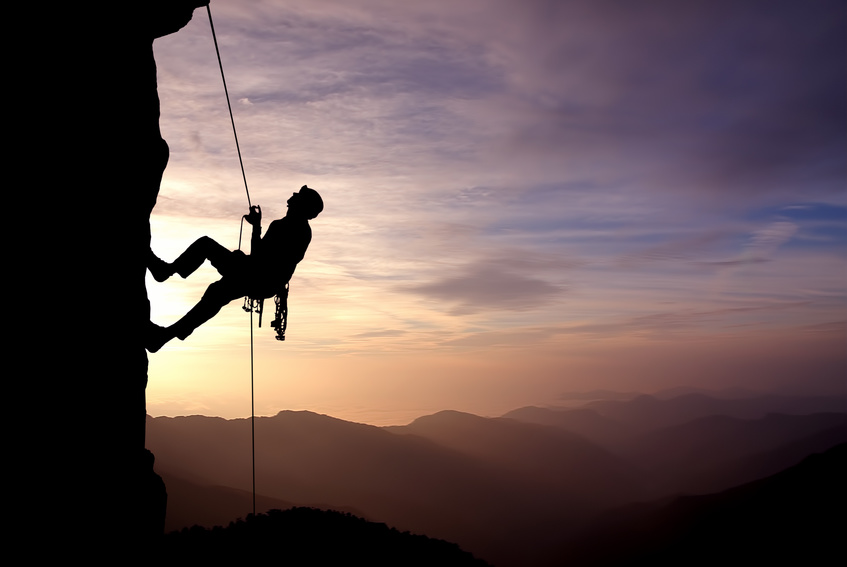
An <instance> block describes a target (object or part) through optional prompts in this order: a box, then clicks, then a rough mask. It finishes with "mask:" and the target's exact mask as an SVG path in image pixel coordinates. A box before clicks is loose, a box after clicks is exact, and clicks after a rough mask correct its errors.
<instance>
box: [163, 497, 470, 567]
mask: <svg viewBox="0 0 847 567" xmlns="http://www.w3.org/2000/svg"><path fill="white" fill-rule="evenodd" d="M257 559H260V560H273V561H274V563H276V564H280V565H368V566H380V565H385V566H389V565H390V566H396V565H403V566H411V567H414V566H424V565H438V566H452V565H455V566H476V567H484V566H485V565H487V563H486V562H485V561H482V560H481V559H476V558H474V556H473V555H472V554H470V553H468V552H466V551H462V550H461V549H460V548H459V546H458V545H456V544H454V543H449V542H446V541H444V540H439V539H432V538H429V537H426V536H422V535H414V534H411V533H409V532H400V531H398V530H396V529H394V528H389V527H388V526H386V525H385V524H381V523H375V522H369V521H367V520H363V519H361V518H358V517H356V516H353V515H352V514H347V513H343V512H335V511H330V510H318V509H316V508H291V509H288V510H270V511H269V512H268V513H267V514H257V515H252V514H250V515H248V516H247V518H246V519H244V520H242V519H238V520H236V521H234V522H231V523H230V524H229V526H228V527H226V528H223V527H220V526H218V527H215V528H212V529H206V528H202V527H200V526H194V527H192V528H185V529H183V530H181V531H179V532H173V533H171V534H168V535H167V536H165V539H164V542H163V545H162V549H161V554H160V560H161V562H162V563H165V564H168V565H171V564H173V565H176V564H185V562H189V563H190V564H194V565H196V564H199V563H211V564H224V563H227V564H231V563H234V562H244V561H251V560H257Z"/></svg>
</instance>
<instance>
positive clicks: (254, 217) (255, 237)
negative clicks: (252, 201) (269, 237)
mask: <svg viewBox="0 0 847 567" xmlns="http://www.w3.org/2000/svg"><path fill="white" fill-rule="evenodd" d="M244 219H245V220H246V221H247V222H248V223H250V224H251V225H253V234H252V235H251V237H250V254H254V253H255V252H256V251H257V250H258V249H259V247H260V246H261V242H262V207H260V206H259V205H256V206H254V207H250V212H249V213H248V214H246V215H244Z"/></svg>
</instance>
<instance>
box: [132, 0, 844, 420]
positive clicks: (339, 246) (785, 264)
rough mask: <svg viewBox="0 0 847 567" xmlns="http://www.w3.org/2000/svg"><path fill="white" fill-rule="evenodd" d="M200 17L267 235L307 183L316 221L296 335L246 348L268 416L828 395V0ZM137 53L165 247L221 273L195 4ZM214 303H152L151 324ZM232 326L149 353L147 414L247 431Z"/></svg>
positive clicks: (355, 0)
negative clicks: (153, 126)
mask: <svg viewBox="0 0 847 567" xmlns="http://www.w3.org/2000/svg"><path fill="white" fill-rule="evenodd" d="M212 13H213V16H214V18H215V27H216V31H217V34H218V41H219V44H220V48H221V56H222V58H223V65H224V68H225V71H226V74H227V82H228V86H229V91H230V96H231V97H232V101H233V108H234V113H235V121H236V125H237V127H238V134H239V141H240V143H241V149H242V154H243V156H244V166H245V169H246V176H247V181H248V184H249V188H250V195H251V198H252V201H253V204H260V205H261V206H262V209H263V211H264V216H265V226H267V224H268V223H269V222H270V221H271V220H272V219H274V218H279V217H281V216H282V215H284V213H285V201H286V199H287V198H288V197H289V196H290V195H291V193H292V192H294V191H296V190H297V189H298V188H299V187H300V186H301V185H304V184H308V185H309V186H310V187H313V188H315V189H317V190H318V191H320V193H321V194H322V195H323V198H324V201H325V203H326V208H325V210H324V212H323V213H322V214H321V215H320V216H319V217H318V218H317V219H315V220H313V221H312V222H311V225H312V231H313V240H312V244H311V246H310V248H309V251H308V252H307V255H306V258H305V260H304V261H303V262H301V263H300V264H299V266H298V268H297V271H296V273H295V275H294V278H293V279H292V281H291V299H290V310H291V315H290V324H289V330H288V340H287V341H285V342H278V341H276V340H274V337H273V332H272V330H271V329H270V328H268V327H267V325H268V323H269V321H270V319H271V318H272V317H270V316H268V315H266V319H265V324H264V327H263V328H262V329H257V330H256V331H255V333H256V334H255V350H256V355H255V360H256V413H257V414H259V415H269V414H275V413H276V412H278V411H279V410H282V409H308V410H312V411H317V412H320V413H327V414H330V415H333V416H335V417H340V418H343V419H349V420H353V421H362V422H366V423H373V424H377V425H387V424H402V423H408V422H409V421H410V420H411V419H414V418H415V417H417V416H420V415H424V414H427V413H432V412H434V411H438V410H441V409H457V410H462V411H469V412H473V413H477V414H480V415H500V414H502V413H504V412H506V411H508V410H511V409H514V408H517V407H521V406H524V405H530V404H533V405H548V404H559V403H563V400H562V399H561V398H562V396H563V394H565V393H567V392H573V391H584V390H594V389H601V388H603V389H616V390H623V391H634V390H638V391H644V392H652V391H656V390H659V389H662V388H670V387H676V386H699V387H708V388H724V387H731V386H736V387H742V388H749V389H754V390H761V389H769V388H777V389H781V390H790V391H804V392H813V393H837V392H841V393H844V392H845V381H844V377H843V376H844V371H845V369H847V348H845V346H847V189H845V187H847V183H846V182H847V106H845V102H844V101H845V98H844V97H845V93H847V74H845V50H844V39H845V37H847V34H846V33H845V32H847V18H845V15H847V14H845V9H844V3H843V2H842V1H825V0H816V1H814V2H808V3H807V2H796V1H776V0H768V1H757V0H752V1H742V2H738V1H723V0H718V1H716V0H708V1H694V0H689V1H684V2H679V1H670V0H668V1H654V0H636V1H610V0H585V1H582V0H579V1H570V0H546V1H534V0H527V1H520V2H518V1H515V0H511V1H506V0H461V1H456V0H451V1H444V0H431V1H428V2H393V1H389V0H213V1H212ZM154 48H155V52H156V58H157V63H158V77H159V94H160V98H161V105H162V116H161V127H162V135H163V137H164V138H165V139H166V140H167V141H168V144H169V145H170V149H171V157H170V163H169V165H168V169H167V170H166V172H165V178H164V181H163V183H162V188H161V192H160V194H159V201H158V204H157V206H156V209H155V210H154V213H153V217H152V221H151V222H152V230H153V249H154V251H155V252H156V253H158V254H159V255H160V256H161V257H162V258H164V259H166V260H172V259H174V258H175V257H176V256H177V255H178V254H179V253H180V252H181V251H182V250H183V249H184V248H185V247H186V246H187V245H188V244H190V243H191V242H192V241H193V240H195V239H196V238H198V237H200V236H202V235H209V236H211V237H213V238H215V239H216V240H218V241H219V242H221V243H222V244H224V245H225V246H229V247H231V248H233V249H234V248H236V247H237V246H238V236H239V219H240V217H241V215H243V214H244V213H246V212H247V198H246V195H245V190H244V186H243V183H242V180H241V171H240V169H239V164H238V158H237V154H236V151H235V145H234V142H233V136H232V131H231V128H230V122H229V115H228V113H227V107H226V100H225V98H224V92H223V88H222V85H221V79H220V74H219V69H218V63H217V60H216V56H215V50H214V44H213V42H212V36H211V32H210V29H209V22H208V18H207V16H206V12H205V9H201V10H197V11H196V12H195V16H194V19H193V21H192V22H191V23H189V25H188V26H187V27H186V28H184V29H183V30H181V31H180V32H178V33H177V34H174V35H171V36H168V37H165V38H161V39H158V40H156V42H155V44H154ZM248 247H249V245H248V244H247V243H246V242H245V245H244V246H243V248H244V249H245V250H247V249H248ZM215 279H217V274H216V272H215V271H214V270H213V269H212V268H211V267H204V268H202V269H201V270H199V271H197V272H196V273H195V274H194V275H192V276H191V278H189V279H187V280H181V279H180V278H179V277H175V278H173V279H171V280H169V281H167V282H166V283H156V282H154V281H153V280H152V279H148V292H149V296H150V300H151V306H152V318H153V321H154V322H156V323H158V324H162V325H167V324H171V323H173V322H174V321H176V320H177V319H178V318H179V317H180V316H181V315H182V314H183V313H184V312H185V311H187V310H188V309H189V308H190V307H191V305H193V303H194V302H196V301H197V299H199V297H200V295H202V293H203V290H204V289H205V287H206V286H207V285H208V284H209V283H211V282H212V281H214V280H215ZM271 303H272V302H270V301H269V302H268V304H269V307H272V305H271ZM249 320H250V316H249V315H248V314H246V313H244V312H243V311H242V310H241V309H240V303H238V302H233V303H232V304H231V305H230V306H228V307H226V308H225V309H224V310H223V311H222V312H221V314H220V315H218V316H217V317H216V318H215V319H213V320H212V321H210V322H209V323H208V324H206V325H205V326H204V327H202V328H200V329H198V330H197V331H196V332H195V333H194V334H193V335H192V336H191V337H189V338H188V340H186V341H185V342H180V341H174V342H172V343H169V344H168V345H167V346H166V347H165V348H163V349H162V350H161V351H160V352H159V353H156V354H151V355H149V358H150V370H149V384H148V388H147V399H148V402H147V411H148V413H150V414H151V415H154V416H158V415H188V414H198V413H199V414H205V415H218V416H223V417H244V416H247V415H249V414H250V358H249V357H250V350H249V344H250V331H249Z"/></svg>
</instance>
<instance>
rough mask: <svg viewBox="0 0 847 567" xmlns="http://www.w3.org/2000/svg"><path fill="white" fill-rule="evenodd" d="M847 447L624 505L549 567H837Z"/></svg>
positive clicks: (845, 500)
mask: <svg viewBox="0 0 847 567" xmlns="http://www.w3.org/2000/svg"><path fill="white" fill-rule="evenodd" d="M845 478H847V444H842V445H838V446H837V447H835V448H833V449H830V450H828V451H826V452H825V453H823V454H816V455H813V456H810V457H808V458H806V459H805V460H804V461H803V462H801V463H800V464H798V465H796V466H794V467H791V468H789V469H787V470H785V471H783V472H780V473H778V474H776V475H773V476H770V477H768V478H765V479H762V480H758V481H755V482H752V483H748V484H745V485H742V486H739V487H736V488H733V489H730V490H726V491H724V492H720V493H717V494H709V495H703V496H683V497H679V498H676V499H674V500H672V501H670V502H654V503H650V504H641V505H636V506H629V507H627V508H624V509H617V510H614V511H610V512H609V513H607V514H606V515H605V516H604V517H603V519H602V520H601V521H600V522H598V523H597V524H595V525H594V526H593V527H592V528H590V529H589V530H586V532H584V533H583V534H581V535H580V537H579V538H577V539H576V540H574V541H573V542H572V543H571V544H569V545H567V546H566V547H565V548H564V549H562V551H561V552H560V553H559V554H558V560H551V561H550V564H551V565H554V564H556V565H562V566H563V567H564V566H567V567H586V566H597V567H599V566H621V565H658V566H665V565H668V566H671V565H673V566H677V565H686V566H700V565H702V566H707V565H708V566H712V565H835V564H838V563H839V561H840V560H839V559H838V558H839V557H841V558H842V559H843V557H844V546H843V542H844V534H845V531H846V530H847V523H845V518H844V510H845V509H847V497H845V494H847V492H845V489H844V479H845Z"/></svg>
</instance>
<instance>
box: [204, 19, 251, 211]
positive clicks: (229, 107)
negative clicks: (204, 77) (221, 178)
mask: <svg viewBox="0 0 847 567" xmlns="http://www.w3.org/2000/svg"><path fill="white" fill-rule="evenodd" d="M206 13H207V14H209V27H210V28H212V40H213V41H214V42H215V53H216V54H217V55H218V67H220V68H221V80H222V81H223V83H224V94H225V95H226V106H227V108H228V109H229V121H230V122H231V123H232V135H233V136H235V149H236V151H237V152H238V163H239V164H241V178H242V179H243V180H244V191H246V192H247V208H248V209H252V208H253V203H251V202H250V190H249V189H248V188H247V175H245V173H244V160H242V159H241V146H239V145H238V132H236V130H235V118H234V117H233V115H232V103H230V101H229V90H228V89H227V88H226V76H225V75H224V64H223V63H222V62H221V50H220V49H218V36H217V34H216V33H215V24H214V22H212V9H211V8H210V7H209V4H206Z"/></svg>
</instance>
